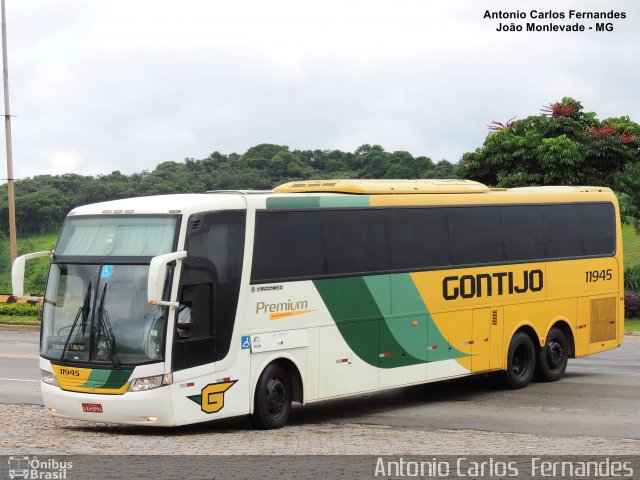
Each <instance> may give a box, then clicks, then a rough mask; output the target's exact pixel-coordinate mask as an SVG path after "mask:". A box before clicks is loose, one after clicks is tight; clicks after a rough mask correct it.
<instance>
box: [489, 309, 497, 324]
mask: <svg viewBox="0 0 640 480" xmlns="http://www.w3.org/2000/svg"><path fill="white" fill-rule="evenodd" d="M491 325H493V326H494V327H495V326H496V325H498V310H493V311H492V312H491Z"/></svg>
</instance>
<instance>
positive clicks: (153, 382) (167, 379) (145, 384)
mask: <svg viewBox="0 0 640 480" xmlns="http://www.w3.org/2000/svg"><path fill="white" fill-rule="evenodd" d="M172 383H173V375H172V374H171V373H167V374H165V375H155V376H153V377H142V378H136V379H134V380H133V381H132V382H131V384H130V385H129V391H130V392H144V391H146V390H153V389H154V388H158V387H162V386H164V385H171V384H172Z"/></svg>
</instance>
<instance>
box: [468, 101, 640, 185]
mask: <svg viewBox="0 0 640 480" xmlns="http://www.w3.org/2000/svg"><path fill="white" fill-rule="evenodd" d="M489 128H490V130H491V131H490V133H489V134H488V135H487V138H486V139H485V141H484V144H483V146H482V147H480V148H478V149H476V151H475V152H468V153H465V154H464V155H463V157H462V161H461V164H460V169H459V173H460V175H462V176H463V177H464V178H470V179H473V180H478V181H480V182H482V183H485V184H488V185H494V186H498V187H515V186H525V185H554V184H563V185H604V186H611V187H613V186H615V184H616V175H617V174H618V172H620V171H622V170H623V169H624V167H625V165H627V164H634V163H637V162H638V161H640V152H639V147H640V140H639V138H640V137H639V135H638V124H636V123H634V122H632V121H631V120H630V119H629V118H628V117H620V118H611V119H605V120H602V121H600V120H598V119H597V117H596V114H595V113H593V112H584V111H583V107H582V104H581V103H580V102H579V101H577V100H574V99H573V98H570V97H565V98H563V99H562V101H561V102H556V103H554V104H551V105H549V106H547V107H544V108H543V109H542V112H541V114H540V115H534V116H530V117H527V118H525V119H523V120H516V121H508V122H505V124H502V123H498V122H492V124H491V125H490V126H489Z"/></svg>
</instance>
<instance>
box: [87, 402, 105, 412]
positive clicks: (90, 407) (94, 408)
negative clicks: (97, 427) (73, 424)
mask: <svg viewBox="0 0 640 480" xmlns="http://www.w3.org/2000/svg"><path fill="white" fill-rule="evenodd" d="M82 411H83V412H87V413H102V405H101V404H99V403H83V404H82Z"/></svg>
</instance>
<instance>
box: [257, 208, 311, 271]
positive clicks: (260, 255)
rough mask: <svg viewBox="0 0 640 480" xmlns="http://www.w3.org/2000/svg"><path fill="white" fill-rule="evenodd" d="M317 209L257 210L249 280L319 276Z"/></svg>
mask: <svg viewBox="0 0 640 480" xmlns="http://www.w3.org/2000/svg"><path fill="white" fill-rule="evenodd" d="M323 273H324V259H323V248H322V228H321V225H320V212H318V211H309V212H278V211H274V212H258V213H257V214H256V233H255V242H254V247H253V267H252V271H251V279H252V280H256V281H259V280H266V281H268V280H275V279H279V278H296V277H310V276H315V275H322V274H323Z"/></svg>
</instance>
